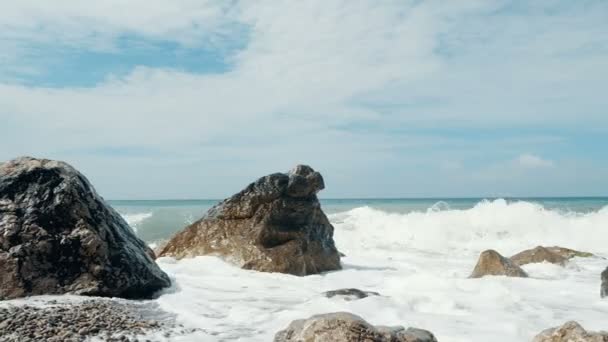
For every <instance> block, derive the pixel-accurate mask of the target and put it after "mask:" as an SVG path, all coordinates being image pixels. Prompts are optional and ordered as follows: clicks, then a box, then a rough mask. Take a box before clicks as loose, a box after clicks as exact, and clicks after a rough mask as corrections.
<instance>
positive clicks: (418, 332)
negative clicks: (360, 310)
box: [274, 312, 437, 342]
mask: <svg viewBox="0 0 608 342" xmlns="http://www.w3.org/2000/svg"><path fill="white" fill-rule="evenodd" d="M361 341H374V342H437V339H436V338H435V336H433V334H432V333H431V332H429V331H426V330H422V329H416V328H409V329H405V328H403V327H383V326H373V325H371V324H369V323H367V322H366V321H365V320H363V318H361V317H359V316H356V315H353V314H351V313H348V312H336V313H328V314H322V315H315V316H312V317H310V318H308V319H303V320H296V321H293V322H291V324H290V325H289V326H288V327H287V329H285V330H282V331H280V332H278V333H277V334H276V335H275V338H274V342H361Z"/></svg>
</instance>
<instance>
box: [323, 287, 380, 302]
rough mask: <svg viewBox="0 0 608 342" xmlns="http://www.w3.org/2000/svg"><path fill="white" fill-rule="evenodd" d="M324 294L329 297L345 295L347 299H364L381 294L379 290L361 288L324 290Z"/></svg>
mask: <svg viewBox="0 0 608 342" xmlns="http://www.w3.org/2000/svg"><path fill="white" fill-rule="evenodd" d="M323 295H324V296H325V297H327V298H333V297H337V296H339V297H344V299H345V300H348V301H351V300H356V299H363V298H366V297H369V296H379V295H380V294H379V293H378V292H373V291H361V290H359V289H339V290H333V291H327V292H323Z"/></svg>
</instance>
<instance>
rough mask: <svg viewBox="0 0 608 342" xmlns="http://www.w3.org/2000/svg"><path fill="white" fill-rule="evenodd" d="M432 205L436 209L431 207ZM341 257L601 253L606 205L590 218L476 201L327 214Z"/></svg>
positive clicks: (607, 228) (607, 227) (606, 233)
mask: <svg viewBox="0 0 608 342" xmlns="http://www.w3.org/2000/svg"><path fill="white" fill-rule="evenodd" d="M436 206H437V208H435V207H436ZM330 220H331V221H332V223H333V224H334V226H335V228H336V237H335V239H336V242H337V244H338V247H340V248H341V249H343V251H344V252H347V253H348V251H349V250H350V251H353V252H356V253H358V254H364V253H373V251H374V250H377V249H378V248H380V249H388V250H403V249H420V250H427V251H434V252H441V253H444V252H453V251H459V252H470V253H478V252H480V251H482V250H485V249H490V248H493V249H497V250H499V251H500V252H501V253H505V254H510V253H515V252H518V251H521V250H522V249H526V248H530V247H534V246H537V245H560V246H564V247H569V248H576V249H582V250H586V251H590V252H596V253H602V252H604V251H605V250H606V243H605V241H607V239H608V206H607V207H604V208H602V209H600V210H598V211H595V212H591V213H577V212H564V211H559V210H550V209H546V208H544V207H543V206H542V205H540V204H537V203H531V202H526V201H517V202H507V201H506V200H504V199H497V200H493V201H487V200H484V201H481V202H479V203H478V204H476V205H475V206H474V207H473V208H470V209H464V210H455V209H449V207H447V208H446V207H445V206H442V205H434V206H433V208H429V210H427V211H426V212H420V211H417V212H410V213H407V214H402V213H389V212H385V211H382V210H379V209H374V208H371V207H360V208H356V209H352V210H349V211H347V212H342V213H337V214H333V215H330Z"/></svg>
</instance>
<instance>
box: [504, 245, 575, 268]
mask: <svg viewBox="0 0 608 342" xmlns="http://www.w3.org/2000/svg"><path fill="white" fill-rule="evenodd" d="M510 259H511V261H513V262H514V263H515V264H516V265H519V266H522V265H526V264H534V263H541V262H549V263H552V264H556V265H561V266H564V265H565V264H566V262H567V261H568V259H567V258H565V257H563V256H561V255H560V254H558V253H554V252H552V251H551V250H549V249H547V248H545V247H542V246H538V247H536V248H533V249H528V250H525V251H523V252H520V253H517V254H515V255H514V256H512V257H511V258H510Z"/></svg>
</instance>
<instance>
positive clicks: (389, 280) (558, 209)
mask: <svg viewBox="0 0 608 342" xmlns="http://www.w3.org/2000/svg"><path fill="white" fill-rule="evenodd" d="M215 203H217V201H214V200H189V201H110V204H111V205H112V206H113V207H114V208H115V209H116V210H118V211H119V212H120V213H121V214H122V215H123V217H124V218H125V219H126V220H127V221H128V222H129V224H130V225H131V227H132V228H133V229H134V230H135V231H136V232H137V234H138V235H139V236H140V237H141V238H142V239H144V240H145V241H146V242H148V243H149V244H151V245H156V244H158V243H159V242H162V241H163V240H165V239H167V238H169V237H170V236H171V235H172V234H174V233H175V232H177V231H179V230H180V229H182V228H183V227H184V226H186V225H187V224H189V223H192V222H193V221H195V220H197V219H198V218H200V217H201V216H202V215H203V214H204V213H205V211H206V210H207V209H209V208H210V207H211V206H212V205H214V204H215ZM322 207H323V209H324V211H325V212H326V213H327V214H328V217H329V218H330V221H331V222H332V224H333V225H334V227H335V233H334V240H335V242H336V245H337V247H338V249H339V250H340V251H341V252H343V253H345V254H346V257H344V258H343V259H342V264H343V268H344V269H343V270H341V271H335V272H329V273H326V274H321V275H312V276H307V277H296V276H291V275H286V274H272V273H261V272H255V271H248V270H242V269H239V268H238V267H235V266H232V265H230V264H228V263H226V262H224V261H222V260H221V259H219V258H216V257H213V256H201V257H196V258H192V259H184V260H179V261H178V260H174V259H172V258H159V259H158V260H157V262H158V263H159V265H160V266H161V267H162V268H163V269H164V270H165V271H166V272H167V273H168V274H169V275H170V277H171V278H172V280H173V287H172V288H170V289H167V290H166V291H164V293H163V294H162V295H161V296H160V297H159V298H158V299H155V300H154V302H156V303H157V304H158V305H159V306H160V307H161V308H162V309H163V310H164V311H166V312H168V313H170V314H173V315H175V317H176V319H177V321H178V322H179V323H180V324H183V325H184V326H185V327H187V328H196V329H199V330H197V331H195V332H192V333H188V334H185V335H183V336H177V337H172V338H171V339H170V340H171V341H184V342H186V341H188V342H189V341H192V342H194V341H272V338H273V336H274V334H275V333H276V332H277V331H279V330H281V329H284V328H285V327H287V325H288V324H289V323H290V322H291V321H292V320H295V319H301V318H307V317H309V316H311V315H314V314H319V313H327V312H336V311H348V312H352V313H354V314H357V315H360V316H361V317H363V318H364V319H366V320H367V321H368V322H370V323H372V324H378V325H403V326H405V327H408V326H412V327H418V328H423V329H428V330H430V331H432V332H433V333H434V334H435V335H436V336H437V338H438V340H439V341H442V342H464V341H480V342H481V341H484V342H485V341H496V342H501V341H504V342H507V341H509V342H515V341H531V339H532V338H533V336H534V335H536V334H538V333H539V332H541V331H542V330H544V329H546V328H550V327H553V326H557V325H561V324H563V323H565V322H566V321H568V320H576V321H579V322H580V323H581V324H582V325H583V326H584V327H585V328H587V329H589V330H608V326H607V325H606V317H608V300H602V299H600V295H599V290H600V273H601V271H602V270H603V269H604V268H606V266H608V260H606V259H605V258H606V257H608V198H525V199H360V200H352V199H348V200H346V199H324V200H322ZM537 245H550V246H553V245H559V246H564V247H569V248H575V249H579V250H583V251H588V252H592V253H595V254H596V255H597V257H594V258H574V259H572V260H571V261H570V262H569V263H568V264H567V265H566V266H565V267H561V266H556V265H552V264H530V265H525V266H524V267H523V268H524V269H525V270H526V271H527V272H528V273H529V275H530V278H526V279H523V278H507V277H484V278H482V279H468V276H469V274H470V273H471V271H472V270H473V268H474V266H475V264H476V262H477V258H478V256H479V253H480V252H481V251H483V250H486V249H495V250H497V251H499V252H500V253H501V254H503V255H505V256H510V255H512V254H514V253H517V252H519V251H521V250H524V249H528V248H532V247H535V246H537ZM344 287H355V288H359V289H361V290H369V291H376V292H379V293H380V294H381V296H378V297H368V298H365V299H362V300H357V301H350V302H349V301H344V300H343V299H340V298H331V299H328V298H325V297H323V296H322V295H321V293H322V292H324V291H328V290H334V289H339V288H344ZM66 298H68V300H69V298H70V297H66ZM149 338H151V339H153V340H158V341H165V340H167V339H165V338H164V337H163V336H162V335H158V334H156V335H154V334H153V335H151V336H149Z"/></svg>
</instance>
